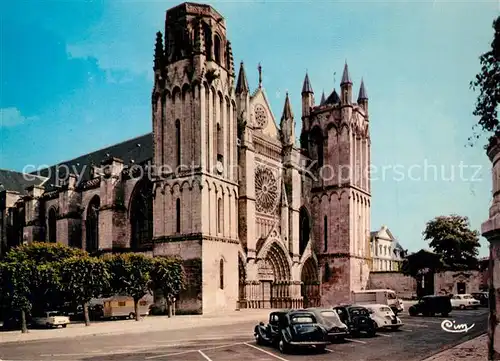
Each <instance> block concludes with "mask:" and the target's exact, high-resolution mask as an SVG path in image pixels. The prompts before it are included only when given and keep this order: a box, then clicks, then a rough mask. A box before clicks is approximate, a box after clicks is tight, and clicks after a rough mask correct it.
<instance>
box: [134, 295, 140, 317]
mask: <svg viewBox="0 0 500 361" xmlns="http://www.w3.org/2000/svg"><path fill="white" fill-rule="evenodd" d="M134 312H135V320H136V321H140V319H141V315H140V314H139V300H138V299H136V298H134Z"/></svg>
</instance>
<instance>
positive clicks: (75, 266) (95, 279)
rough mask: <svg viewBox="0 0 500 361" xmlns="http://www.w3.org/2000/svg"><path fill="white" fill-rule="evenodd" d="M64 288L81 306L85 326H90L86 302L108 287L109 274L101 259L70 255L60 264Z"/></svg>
mask: <svg viewBox="0 0 500 361" xmlns="http://www.w3.org/2000/svg"><path fill="white" fill-rule="evenodd" d="M60 269H61V281H62V284H63V285H64V286H63V287H64V289H65V291H66V292H67V293H68V294H71V295H72V298H73V300H74V302H75V303H76V304H79V305H82V306H83V313H84V315H85V326H90V319H89V310H88V303H89V302H90V300H91V299H92V298H95V297H99V296H101V295H102V293H103V292H104V291H105V290H106V289H108V288H109V280H110V274H109V272H108V268H107V266H106V264H105V263H104V261H103V260H101V259H98V258H94V257H90V256H84V257H72V258H68V259H66V260H64V261H63V263H62V264H61V268H60Z"/></svg>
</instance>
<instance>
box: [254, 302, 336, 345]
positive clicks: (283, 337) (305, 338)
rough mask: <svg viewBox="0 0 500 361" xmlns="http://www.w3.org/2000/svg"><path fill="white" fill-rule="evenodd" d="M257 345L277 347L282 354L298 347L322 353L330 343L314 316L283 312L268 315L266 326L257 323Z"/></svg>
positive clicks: (300, 312) (304, 311)
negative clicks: (311, 348) (312, 348)
mask: <svg viewBox="0 0 500 361" xmlns="http://www.w3.org/2000/svg"><path fill="white" fill-rule="evenodd" d="M254 335H255V339H256V341H257V344H259V345H264V344H268V345H273V346H275V347H276V346H277V347H278V348H279V350H280V351H281V352H282V353H288V352H291V351H292V350H293V349H294V348H298V347H314V348H315V349H317V350H318V351H324V350H325V348H326V346H327V345H328V344H329V343H330V341H329V339H328V333H327V331H326V330H325V328H324V327H323V326H322V325H321V324H320V323H319V322H318V320H317V319H316V316H315V315H314V313H312V312H311V311H307V310H283V311H276V312H272V313H271V314H270V315H269V323H268V324H267V326H266V325H265V324H264V322H261V323H259V324H258V325H257V326H255V329H254Z"/></svg>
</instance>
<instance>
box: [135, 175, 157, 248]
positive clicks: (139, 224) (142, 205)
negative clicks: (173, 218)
mask: <svg viewBox="0 0 500 361" xmlns="http://www.w3.org/2000/svg"><path fill="white" fill-rule="evenodd" d="M130 223H131V234H130V248H132V249H137V248H141V247H142V246H144V245H149V244H151V242H152V240H153V185H152V183H151V182H148V181H141V182H139V183H138V184H137V185H136V186H135V189H134V193H133V195H132V201H131V205H130Z"/></svg>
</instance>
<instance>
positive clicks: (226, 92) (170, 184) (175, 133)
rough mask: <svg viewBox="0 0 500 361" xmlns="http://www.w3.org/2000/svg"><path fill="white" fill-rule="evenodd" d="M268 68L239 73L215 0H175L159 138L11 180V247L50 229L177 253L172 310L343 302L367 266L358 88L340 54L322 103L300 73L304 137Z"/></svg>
mask: <svg viewBox="0 0 500 361" xmlns="http://www.w3.org/2000/svg"><path fill="white" fill-rule="evenodd" d="M261 72H262V70H261V68H260V67H259V85H258V88H257V89H255V90H254V91H252V92H251V91H250V88H249V86H248V81H247V77H246V73H245V70H244V66H243V63H241V66H240V69H239V74H238V76H236V73H235V70H234V64H233V54H232V49H231V43H230V41H229V36H228V33H227V32H226V24H225V20H224V18H223V17H222V16H221V15H220V14H219V13H218V12H217V11H216V10H214V9H213V8H212V7H210V6H208V5H203V4H192V3H184V4H181V5H179V6H176V7H174V8H172V9H170V10H168V11H167V14H166V22H165V31H164V33H163V34H162V33H160V32H158V33H157V37H156V45H155V60H154V73H155V80H154V86H153V91H152V97H151V102H152V125H153V132H152V134H147V135H144V136H141V137H138V138H135V139H132V140H128V141H126V142H123V143H120V144H117V145H115V146H113V147H109V148H106V149H102V150H99V151H97V152H94V153H91V154H88V155H85V156H82V157H80V158H77V159H74V160H71V161H68V162H65V163H64V164H63V165H64V166H65V167H63V168H64V169H63V171H61V167H60V166H61V165H57V166H54V167H50V168H47V169H45V170H43V171H42V172H38V173H37V174H38V175H40V176H41V178H40V179H41V181H40V182H39V183H40V184H37V185H36V186H32V187H31V188H30V189H31V190H28V191H27V193H26V192H24V193H23V192H18V193H17V194H13V195H12V194H11V193H8V192H3V193H2V194H3V195H4V196H3V197H4V198H3V199H4V200H3V203H2V208H1V209H2V222H3V225H2V229H3V230H5V229H6V228H5V227H6V226H5V225H6V224H7V223H9V222H11V223H12V222H14V223H12V224H15V226H14V227H10V228H12V229H13V230H14V231H11V233H9V234H12V235H13V236H9V237H4V238H2V250H3V251H5V250H6V249H8V248H9V247H12V246H15V245H17V244H19V243H22V242H30V241H49V242H56V241H57V242H62V243H66V244H68V245H71V246H75V247H82V248H84V249H86V250H88V251H89V252H91V253H93V254H99V253H103V252H121V251H133V252H147V253H150V254H153V255H154V256H160V255H178V256H181V257H182V258H183V259H184V260H185V262H186V269H187V273H188V277H189V289H188V290H186V291H185V292H184V293H182V294H181V295H179V299H178V308H179V309H182V308H189V309H193V310H197V311H199V312H203V313H211V312H215V311H223V310H227V309H234V308H236V307H248V308H262V307H302V306H312V305H319V304H322V305H330V304H333V303H336V302H342V301H348V300H349V297H350V294H351V291H353V290H359V289H362V288H363V289H364V288H366V287H367V284H368V277H369V272H370V265H371V262H370V257H371V255H370V232H369V230H370V207H371V195H370V191H371V186H370V180H369V175H368V169H369V164H370V136H369V117H368V97H367V95H366V90H365V87H364V84H363V82H361V84H360V91H359V96H358V99H357V102H353V83H352V81H351V78H350V74H349V70H348V66H347V64H345V67H344V72H343V76H342V81H341V84H340V92H339V93H340V95H339V93H337V91H336V90H333V91H332V93H331V95H330V96H329V97H328V98H326V99H325V97H324V96H323V98H322V100H321V102H320V103H319V104H318V103H316V102H315V99H314V92H313V89H312V87H311V83H310V80H309V77H308V75H307V74H306V76H305V79H304V84H303V88H302V116H301V121H302V131H301V134H300V144H298V143H299V141H298V140H299V139H297V138H298V137H296V135H295V125H296V118H295V116H294V113H293V111H292V108H291V105H290V101H289V98H288V94H287V96H286V99H285V104H284V107H283V112H282V115H281V118H280V119H279V121H278V119H277V118H276V117H275V116H274V113H273V112H272V110H271V107H270V105H269V102H268V98H267V95H266V92H265V90H264V87H263V84H262V81H261V79H262V77H261ZM278 123H279V126H278V125H277V124H278ZM96 162H98V163H97V164H96ZM57 171H59V172H57ZM0 175H1V174H0ZM16 222H17V223H16ZM10 228H9V229H10ZM21 230H22V231H21ZM2 234H3V233H2Z"/></svg>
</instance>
